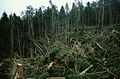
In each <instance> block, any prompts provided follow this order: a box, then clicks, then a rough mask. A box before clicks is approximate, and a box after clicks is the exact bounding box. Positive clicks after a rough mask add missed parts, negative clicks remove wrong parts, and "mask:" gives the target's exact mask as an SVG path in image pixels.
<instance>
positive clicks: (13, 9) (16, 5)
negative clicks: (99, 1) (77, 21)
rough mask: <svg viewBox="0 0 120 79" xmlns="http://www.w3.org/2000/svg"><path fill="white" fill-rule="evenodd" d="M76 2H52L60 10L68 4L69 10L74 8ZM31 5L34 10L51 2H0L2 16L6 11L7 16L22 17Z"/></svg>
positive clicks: (55, 0)
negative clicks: (14, 14) (15, 15)
mask: <svg viewBox="0 0 120 79" xmlns="http://www.w3.org/2000/svg"><path fill="white" fill-rule="evenodd" d="M74 1H75V0H52V2H53V4H54V5H57V7H58V9H60V7H61V6H62V5H63V6H65V4H66V2H67V3H68V5H69V8H71V7H72V3H73V2H74ZM82 1H83V4H86V2H88V1H89V2H92V1H95V0H82ZM29 5H31V6H32V7H33V8H39V7H41V6H45V7H47V6H49V0H0V16H1V15H2V13H3V12H4V11H5V12H6V13H7V14H11V13H16V14H17V15H20V14H21V12H22V11H25V10H26V6H29Z"/></svg>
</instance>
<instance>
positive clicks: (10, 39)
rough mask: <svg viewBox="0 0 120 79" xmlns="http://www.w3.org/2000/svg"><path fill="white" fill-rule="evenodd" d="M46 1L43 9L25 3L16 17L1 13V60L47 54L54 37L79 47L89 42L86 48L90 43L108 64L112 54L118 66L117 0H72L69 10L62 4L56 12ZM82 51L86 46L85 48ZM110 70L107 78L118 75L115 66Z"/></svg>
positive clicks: (119, 19) (119, 20) (119, 4)
mask: <svg viewBox="0 0 120 79" xmlns="http://www.w3.org/2000/svg"><path fill="white" fill-rule="evenodd" d="M49 3H50V6H49V7H47V8H46V9H44V7H40V8H39V9H34V8H33V7H32V6H27V9H26V11H24V12H22V13H21V16H16V14H15V13H14V14H11V15H7V13H6V12H4V13H3V15H2V17H1V18H0V58H1V59H2V58H7V57H14V56H16V57H19V56H20V57H26V58H29V57H31V58H33V57H34V56H35V55H36V52H37V54H40V55H41V56H43V57H47V56H49V54H50V53H51V51H54V50H52V49H51V48H52V47H53V48H55V47H57V46H54V45H53V42H55V41H56V40H59V41H62V42H64V44H69V45H68V46H69V47H72V46H74V44H78V43H77V42H78V41H79V42H80V43H81V45H83V47H84V45H87V44H89V45H90V46H88V47H91V46H92V47H93V48H94V51H96V52H97V53H95V54H96V55H95V54H94V56H96V57H97V56H98V58H99V57H101V58H102V57H105V58H108V59H110V62H108V63H110V64H109V65H113V64H111V62H112V60H111V59H112V58H114V59H115V57H116V58H117V59H115V61H114V67H115V68H119V67H118V63H119V61H120V59H119V57H120V56H119V51H120V49H119V48H120V0H99V1H96V2H92V3H90V2H88V3H87V5H86V6H84V5H83V4H82V2H80V1H76V2H74V3H73V5H72V9H69V5H68V4H67V3H66V6H65V7H63V6H62V7H61V9H60V11H59V10H58V9H57V5H54V4H53V3H52V1H51V0H50V2H49ZM46 41H47V44H46ZM51 45H52V46H51ZM49 46H51V47H49ZM63 47H64V45H63ZM60 49H62V48H60ZM60 49H55V50H57V51H58V50H60ZM85 50H86V51H87V50H89V49H87V47H85ZM98 52H99V53H98ZM103 52H104V53H103ZM113 52H114V54H115V55H113ZM111 56H113V57H111ZM91 58H93V59H94V57H91ZM91 58H90V59H89V60H90V61H91V62H97V60H96V61H92V59H91ZM71 61H72V60H71ZM100 62H101V63H102V61H100ZM103 62H104V61H103ZM104 64H105V63H104ZM87 66H88V65H87ZM107 66H108V65H107ZM107 66H105V67H107ZM85 67H86V66H85ZM96 67H98V66H97V65H96ZM108 67H109V66H108ZM83 68H84V67H83ZM110 68H111V67H110ZM98 70H100V69H98ZM91 71H92V70H91ZM113 72H115V74H116V75H115V74H113V73H109V74H112V75H109V76H110V77H111V76H112V77H113V76H117V77H118V76H119V75H118V74H120V73H119V69H118V71H117V70H114V69H113ZM87 79H88V78H87ZM109 79H110V78H109Z"/></svg>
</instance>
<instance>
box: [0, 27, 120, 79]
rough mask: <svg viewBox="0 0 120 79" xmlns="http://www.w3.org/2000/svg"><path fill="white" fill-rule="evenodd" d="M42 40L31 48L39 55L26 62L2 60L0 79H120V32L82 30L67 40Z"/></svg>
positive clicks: (33, 55) (112, 30)
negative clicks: (53, 78) (49, 78)
mask: <svg viewBox="0 0 120 79" xmlns="http://www.w3.org/2000/svg"><path fill="white" fill-rule="evenodd" d="M41 40H42V39H41ZM41 40H36V41H35V42H34V45H35V48H36V50H39V51H42V52H39V53H38V52H36V50H33V54H32V55H31V56H30V57H29V58H23V57H22V56H19V55H18V56H17V55H16V56H15V57H14V58H9V59H4V61H3V62H1V63H0V71H2V72H0V79H8V78H9V79H18V78H17V77H19V79H28V78H31V79H46V78H47V77H65V79H119V78H120V32H119V30H118V29H116V28H113V27H110V26H109V27H105V28H104V29H101V31H97V29H96V28H94V27H90V28H82V29H80V30H79V32H78V33H76V32H73V33H71V34H69V38H68V39H65V38H64V39H63V38H55V39H54V40H52V41H51V39H46V40H44V39H43V40H42V41H41ZM3 77H4V78H3Z"/></svg>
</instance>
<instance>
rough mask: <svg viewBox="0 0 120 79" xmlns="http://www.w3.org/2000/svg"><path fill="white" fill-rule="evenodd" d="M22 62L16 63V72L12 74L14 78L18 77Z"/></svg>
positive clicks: (17, 78)
mask: <svg viewBox="0 0 120 79" xmlns="http://www.w3.org/2000/svg"><path fill="white" fill-rule="evenodd" d="M22 66H23V65H22V64H20V63H17V69H16V72H15V76H14V79H19V75H20V72H21V70H22Z"/></svg>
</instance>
